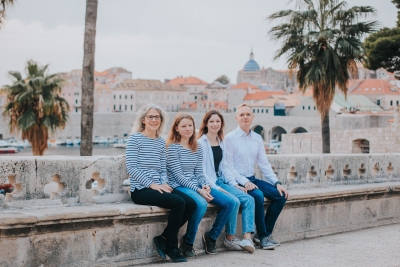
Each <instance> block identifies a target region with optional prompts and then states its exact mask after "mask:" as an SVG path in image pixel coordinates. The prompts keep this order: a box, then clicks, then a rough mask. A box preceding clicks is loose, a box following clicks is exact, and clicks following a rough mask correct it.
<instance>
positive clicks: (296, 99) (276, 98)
mask: <svg viewBox="0 0 400 267" xmlns="http://www.w3.org/2000/svg"><path fill="white" fill-rule="evenodd" d="M305 98H307V97H305V96H301V95H293V94H290V95H271V96H270V97H269V98H267V99H265V100H260V101H257V102H255V103H253V104H249V106H251V107H273V106H274V105H275V104H276V103H283V104H285V106H286V107H295V106H297V105H298V104H299V103H300V102H301V101H303V100H304V99H305Z"/></svg>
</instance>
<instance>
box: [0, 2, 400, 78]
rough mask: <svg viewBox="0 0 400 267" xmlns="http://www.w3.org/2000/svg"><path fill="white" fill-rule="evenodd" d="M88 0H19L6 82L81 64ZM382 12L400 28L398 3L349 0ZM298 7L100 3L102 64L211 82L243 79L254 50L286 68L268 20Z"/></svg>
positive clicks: (7, 35) (385, 22)
mask: <svg viewBox="0 0 400 267" xmlns="http://www.w3.org/2000/svg"><path fill="white" fill-rule="evenodd" d="M85 2H86V1H84V0H68V1H67V0H34V1H33V0H17V1H16V3H15V5H14V6H12V7H11V8H9V9H8V10H7V21H6V23H5V24H4V25H3V26H2V28H1V29H0V86H2V85H5V84H10V83H11V81H12V80H11V79H10V77H9V75H8V71H10V70H14V71H15V70H17V71H21V72H23V71H24V66H25V64H26V61H27V60H30V59H33V60H35V61H37V62H39V63H40V64H42V65H45V64H48V65H49V70H50V72H51V73H55V72H67V71H70V70H72V69H81V68H82V61H83V37H84V23H85ZM347 3H348V5H349V6H358V5H364V6H365V5H370V6H374V7H375V8H376V9H377V16H376V17H375V18H374V19H375V20H378V21H379V23H380V25H381V27H394V26H395V24H396V19H397V18H396V16H397V9H396V8H395V6H394V4H392V3H391V1H390V0H379V1H378V0H348V1H347ZM292 8H294V3H293V2H292V3H289V2H287V0H201V1H200V0H191V1H188V0H167V1H166V0H146V1H145V0H113V1H111V0H99V7H98V15H97V36H96V58H95V69H96V70H98V71H103V70H105V69H107V68H111V67H123V68H125V69H127V70H129V71H131V72H132V76H133V78H141V79H158V80H161V81H164V79H173V78H175V77H177V76H181V75H183V76H196V77H198V78H200V79H203V80H205V81H206V82H209V83H211V82H212V81H213V80H215V78H217V77H218V76H220V75H223V74H224V75H227V76H228V77H229V78H230V79H231V82H232V83H236V76H237V72H238V71H239V70H240V69H242V68H243V66H244V64H245V63H246V62H247V60H248V59H249V54H250V50H251V49H253V52H254V59H255V60H256V61H257V62H258V64H259V65H260V67H265V68H268V67H272V68H273V69H285V68H286V64H285V59H280V60H277V61H274V60H273V57H274V54H275V51H276V50H277V49H278V47H279V43H276V42H275V41H272V40H270V38H269V36H268V31H269V30H270V28H271V26H272V25H273V24H272V23H271V22H270V21H268V20H267V19H266V17H267V16H268V15H270V14H272V13H274V12H277V11H279V10H284V9H292Z"/></svg>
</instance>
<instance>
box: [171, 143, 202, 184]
mask: <svg viewBox="0 0 400 267" xmlns="http://www.w3.org/2000/svg"><path fill="white" fill-rule="evenodd" d="M167 173H168V181H169V182H168V184H169V185H170V186H171V187H172V188H175V187H178V186H184V187H188V188H190V189H193V190H195V191H196V190H197V189H198V188H201V187H202V186H203V185H208V184H207V181H206V178H205V177H204V175H203V150H202V149H201V146H200V145H198V148H197V151H196V152H192V150H191V149H187V148H184V147H183V146H181V145H180V144H176V143H174V144H170V145H169V146H168V149H167Z"/></svg>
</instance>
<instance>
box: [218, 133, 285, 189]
mask: <svg viewBox="0 0 400 267" xmlns="http://www.w3.org/2000/svg"><path fill="white" fill-rule="evenodd" d="M224 143H225V150H224V158H223V160H222V162H221V167H222V168H221V169H222V172H223V175H224V178H225V182H226V183H228V184H230V185H233V186H235V185H236V184H238V183H239V184H240V185H244V184H245V183H247V182H248V181H249V179H247V178H246V177H250V176H253V175H254V167H255V165H256V163H257V164H258V167H259V168H260V170H261V172H262V173H263V175H264V177H265V179H266V180H267V182H268V183H270V184H272V185H274V184H275V183H276V182H277V181H278V179H277V177H276V175H275V173H274V172H273V170H272V168H271V164H270V163H269V162H268V159H267V155H266V153H265V149H264V143H263V141H262V138H261V136H260V135H259V134H257V133H255V132H253V131H250V133H249V134H246V133H245V132H244V131H243V130H242V129H240V127H237V128H236V129H235V130H233V131H232V132H230V133H229V134H227V135H226V136H225V139H224Z"/></svg>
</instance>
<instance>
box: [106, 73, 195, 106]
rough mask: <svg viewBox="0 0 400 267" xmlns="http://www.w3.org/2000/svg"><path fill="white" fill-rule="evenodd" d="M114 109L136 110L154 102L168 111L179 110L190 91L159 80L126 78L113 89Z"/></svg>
mask: <svg viewBox="0 0 400 267" xmlns="http://www.w3.org/2000/svg"><path fill="white" fill-rule="evenodd" d="M112 94H113V110H114V111H117V112H136V111H137V110H138V109H139V108H141V107H142V106H143V105H146V104H148V103H154V104H157V105H159V106H161V107H162V108H163V109H165V110H166V111H178V110H179V107H180V106H181V105H182V104H183V102H184V101H186V100H187V98H188V91H187V89H186V88H184V87H181V86H175V85H173V84H170V83H162V82H161V81H159V80H143V79H134V80H124V81H123V82H121V83H119V84H117V85H116V86H115V87H114V89H113V92H112Z"/></svg>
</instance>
